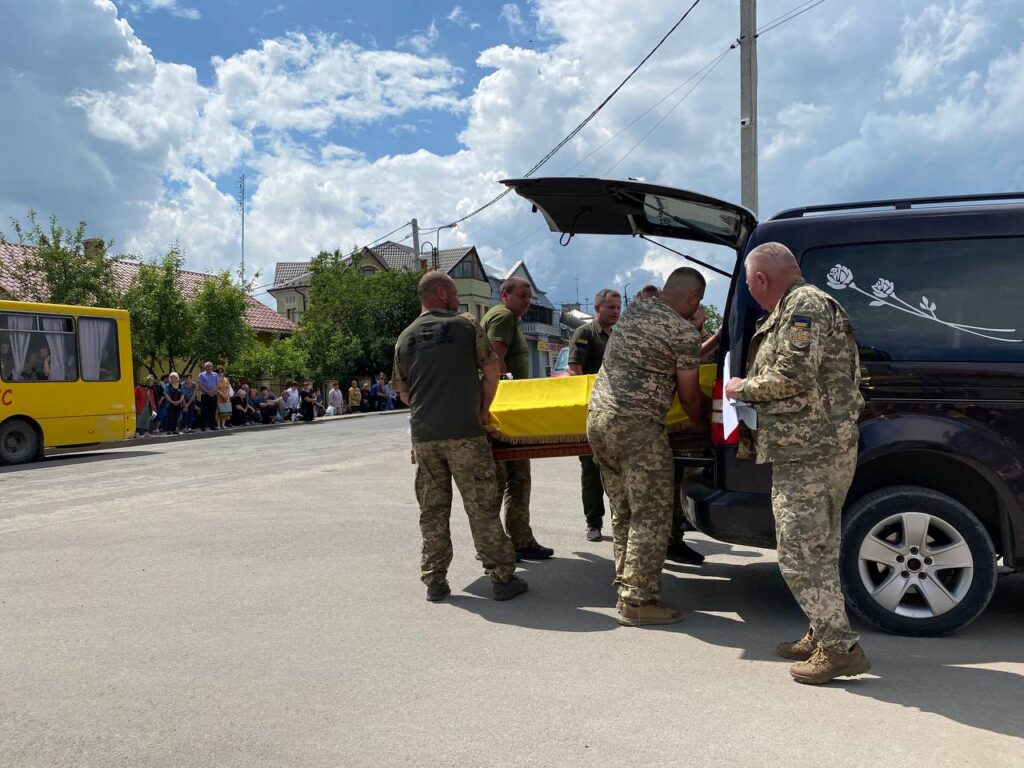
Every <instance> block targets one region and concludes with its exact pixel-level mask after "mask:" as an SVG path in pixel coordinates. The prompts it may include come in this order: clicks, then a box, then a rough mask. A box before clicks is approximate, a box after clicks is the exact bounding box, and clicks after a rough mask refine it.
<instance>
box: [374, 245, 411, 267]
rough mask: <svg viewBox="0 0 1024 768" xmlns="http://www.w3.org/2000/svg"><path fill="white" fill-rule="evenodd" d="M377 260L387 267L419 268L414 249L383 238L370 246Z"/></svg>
mask: <svg viewBox="0 0 1024 768" xmlns="http://www.w3.org/2000/svg"><path fill="white" fill-rule="evenodd" d="M370 251H372V252H373V255H374V256H376V257H377V260H378V261H379V262H380V263H381V264H383V265H384V266H385V267H387V268H388V269H419V268H420V263H419V259H418V258H417V257H416V251H414V250H413V249H412V248H410V247H409V246H407V245H402V244H401V243H394V242H392V241H390V240H385V241H384V242H383V243H381V244H380V245H375V246H373V247H372V248H370Z"/></svg>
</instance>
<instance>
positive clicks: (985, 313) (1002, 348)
mask: <svg viewBox="0 0 1024 768" xmlns="http://www.w3.org/2000/svg"><path fill="white" fill-rule="evenodd" d="M1022 253H1024V238H991V239H984V240H940V241H926V242H913V243H873V244H868V245H847V246H838V247H828V248H817V249H814V250H811V251H808V252H806V253H805V254H804V256H803V260H802V266H803V272H804V275H805V277H806V278H807V280H808V281H809V282H812V283H814V284H815V285H817V286H819V287H820V288H822V289H824V290H825V291H828V292H829V293H830V294H831V295H832V296H834V297H835V298H836V299H837V300H838V301H839V302H840V303H841V304H842V305H843V307H844V308H845V309H846V311H847V313H848V314H849V316H850V322H851V323H852V324H853V330H854V335H855V336H856V338H857V344H858V345H859V346H860V347H861V359H862V360H864V361H866V362H867V361H870V360H913V361H964V362H971V361H989V362H1024V302H1022V301H1021V298H1020V289H1019V286H1018V283H1019V281H1018V280H1016V279H1014V278H1013V274H1014V271H1015V270H1016V265H1017V264H1019V263H1020V259H1021V255H1022Z"/></svg>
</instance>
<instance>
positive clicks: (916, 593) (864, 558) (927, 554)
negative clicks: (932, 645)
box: [841, 485, 996, 636]
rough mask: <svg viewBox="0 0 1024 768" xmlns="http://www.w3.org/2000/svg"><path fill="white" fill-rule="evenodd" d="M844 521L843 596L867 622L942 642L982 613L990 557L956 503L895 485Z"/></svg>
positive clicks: (973, 521) (981, 531)
mask: <svg viewBox="0 0 1024 768" xmlns="http://www.w3.org/2000/svg"><path fill="white" fill-rule="evenodd" d="M844 518H845V519H844V522H843V544H842V556H841V570H842V575H843V590H844V592H845V593H846V600H847V603H848V604H849V606H850V608H851V609H852V610H853V612H854V613H856V614H857V615H858V616H860V617H861V618H862V619H864V620H865V621H867V622H869V623H871V624H874V625H875V626H876V627H879V628H881V629H884V630H885V631H886V632H892V633H895V634H899V635H916V636H928V635H945V634H948V633H950V632H955V631H956V630H958V629H960V628H962V627H965V626H967V625H968V624H970V623H971V622H972V621H974V619H976V618H977V617H978V615H979V614H981V612H982V611H983V610H985V606H987V605H988V602H989V600H990V599H991V598H992V592H993V591H994V590H995V586H996V552H995V548H994V547H993V546H992V539H991V538H990V537H989V535H988V531H986V530H985V527H984V526H983V525H982V524H981V522H980V521H979V520H978V518H977V517H975V516H974V514H972V513H971V511H970V510H969V509H967V507H965V506H964V505H963V504H961V503H960V502H958V501H956V500H955V499H953V498H950V497H949V496H946V495H945V494H942V493H938V492H936V491H933V490H930V489H928V488H920V487H917V486H911V485H900V486H893V487H890V488H883V489H881V490H878V491H875V492H874V493H870V494H868V495H867V496H865V497H863V498H862V499H859V500H858V501H857V502H856V503H855V504H853V506H851V507H850V508H849V509H848V510H847V512H846V513H845V516H844Z"/></svg>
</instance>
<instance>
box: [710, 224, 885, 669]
mask: <svg viewBox="0 0 1024 768" xmlns="http://www.w3.org/2000/svg"><path fill="white" fill-rule="evenodd" d="M746 271H747V288H748V289H749V290H750V295H751V297H752V298H753V299H754V301H756V302H757V303H758V304H760V305H761V307H762V308H764V309H765V310H766V311H768V312H770V313H771V314H769V315H768V317H767V318H766V319H765V320H764V322H763V323H761V324H760V325H759V326H758V329H757V331H756V332H755V333H754V336H753V338H752V339H751V341H750V352H749V357H748V359H749V360H750V361H752V362H751V363H750V365H749V368H748V370H747V377H746V378H745V379H740V378H734V379H730V380H729V382H728V384H727V385H726V388H725V396H726V397H729V398H736V399H737V400H745V401H747V402H749V403H750V404H751V405H753V406H754V410H755V411H756V412H757V429H756V430H754V431H753V432H752V433H751V432H750V431H749V430H746V429H744V430H743V431H742V432H741V435H740V437H741V439H740V447H739V453H738V455H739V457H740V458H748V457H750V456H751V454H753V455H754V457H755V458H756V460H757V463H758V464H771V465H772V512H773V513H774V514H775V535H776V539H777V541H778V547H777V552H778V559H779V570H781V571H782V577H783V578H784V579H785V580H786V584H788V585H789V589H790V591H791V592H792V593H793V597H795V598H796V601H797V603H798V604H799V605H800V608H801V609H802V610H803V612H804V614H806V616H807V619H808V621H809V622H810V629H808V630H807V634H805V635H804V636H803V637H802V638H801V639H800V640H797V641H795V642H788V643H779V645H778V646H777V649H776V650H777V651H778V653H779V655H780V656H782V657H783V658H787V659H794V660H796V661H798V662H799V663H797V664H794V665H793V666H792V667H790V670H789V671H790V674H791V675H792V676H793V679H794V680H796V681H797V682H799V683H810V684H813V685H820V684H822V683H828V682H831V681H832V680H834V679H835V678H837V677H849V676H853V675H860V674H863V673H864V672H867V671H868V669H870V667H871V665H870V663H869V662H868V658H867V656H866V655H865V654H864V651H863V650H862V649H861V647H860V642H859V640H860V638H859V637H858V635H857V633H856V632H854V631H853V629H852V628H851V627H850V620H849V619H848V618H847V615H846V603H845V601H844V600H843V588H842V583H841V580H840V575H839V545H840V535H841V533H842V512H843V503H844V502H845V501H846V494H847V492H848V491H849V490H850V484H851V483H852V482H853V474H854V471H855V470H856V469H857V442H858V439H859V437H860V433H859V431H858V429H857V419H858V418H859V416H860V412H861V409H862V408H863V407H864V398H863V397H862V396H861V393H860V357H859V353H858V352H857V342H856V341H855V340H854V338H853V329H852V327H851V325H850V319H849V317H847V315H846V311H845V310H844V309H843V308H842V306H841V305H840V304H839V302H837V301H836V300H835V299H834V298H832V297H831V296H829V295H828V294H827V293H825V292H824V291H822V290H821V289H820V288H817V287H815V286H813V285H810V284H808V283H807V282H805V281H804V279H803V276H802V275H801V274H800V265H799V264H797V261H796V258H794V256H793V253H792V252H791V251H790V250H789V249H788V248H787V247H786V246H784V245H782V244H781V243H764V244H763V245H759V246H757V247H756V248H755V249H754V250H752V251H751V252H750V253H749V254H747V263H746Z"/></svg>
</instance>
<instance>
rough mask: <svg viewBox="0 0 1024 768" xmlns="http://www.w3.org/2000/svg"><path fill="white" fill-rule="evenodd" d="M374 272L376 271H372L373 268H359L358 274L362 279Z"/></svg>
mask: <svg viewBox="0 0 1024 768" xmlns="http://www.w3.org/2000/svg"><path fill="white" fill-rule="evenodd" d="M376 271H377V270H376V269H374V268H373V267H360V268H359V274H360V275H362V276H363V277H369V276H370V275H372V274H374V273H375V272H376Z"/></svg>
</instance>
